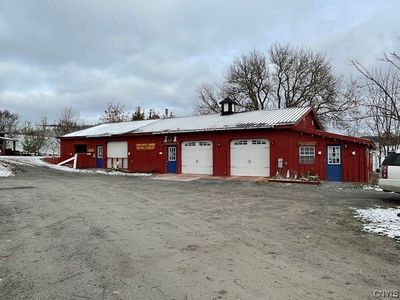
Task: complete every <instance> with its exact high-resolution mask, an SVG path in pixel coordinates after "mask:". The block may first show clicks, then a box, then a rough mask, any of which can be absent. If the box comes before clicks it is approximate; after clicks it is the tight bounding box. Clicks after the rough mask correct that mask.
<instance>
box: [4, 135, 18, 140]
mask: <svg viewBox="0 0 400 300" xmlns="http://www.w3.org/2000/svg"><path fill="white" fill-rule="evenodd" d="M0 140H6V141H18V139H14V138H8V137H4V136H0Z"/></svg>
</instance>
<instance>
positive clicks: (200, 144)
mask: <svg viewBox="0 0 400 300" xmlns="http://www.w3.org/2000/svg"><path fill="white" fill-rule="evenodd" d="M212 154H213V151H212V142H211V141H188V142H183V143H182V173H184V174H210V175H212V173H213V159H212Z"/></svg>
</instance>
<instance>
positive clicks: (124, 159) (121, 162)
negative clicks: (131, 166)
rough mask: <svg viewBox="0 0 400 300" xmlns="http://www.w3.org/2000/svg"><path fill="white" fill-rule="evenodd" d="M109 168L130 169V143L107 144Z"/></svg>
mask: <svg viewBox="0 0 400 300" xmlns="http://www.w3.org/2000/svg"><path fill="white" fill-rule="evenodd" d="M107 168H112V169H127V168H128V142H109V143H107Z"/></svg>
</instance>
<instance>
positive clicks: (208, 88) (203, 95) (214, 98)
mask: <svg viewBox="0 0 400 300" xmlns="http://www.w3.org/2000/svg"><path fill="white" fill-rule="evenodd" d="M224 93H225V91H224V90H223V89H222V88H221V87H219V86H215V85H211V84H209V83H203V84H201V85H200V86H199V87H198V88H197V97H198V100H197V102H196V103H195V105H194V113H195V114H196V115H208V114H212V113H220V112H221V108H220V105H219V103H218V102H219V101H220V100H221V99H223V98H224V96H225V95H224Z"/></svg>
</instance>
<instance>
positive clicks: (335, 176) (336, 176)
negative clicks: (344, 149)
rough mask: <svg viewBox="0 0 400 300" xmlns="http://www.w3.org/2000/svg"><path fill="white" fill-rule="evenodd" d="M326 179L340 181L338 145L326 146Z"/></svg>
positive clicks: (340, 161) (340, 168)
mask: <svg viewBox="0 0 400 300" xmlns="http://www.w3.org/2000/svg"><path fill="white" fill-rule="evenodd" d="M326 152H327V160H326V180H328V181H342V173H343V172H342V156H341V153H340V152H341V151H340V145H330V146H327V149H326Z"/></svg>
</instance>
